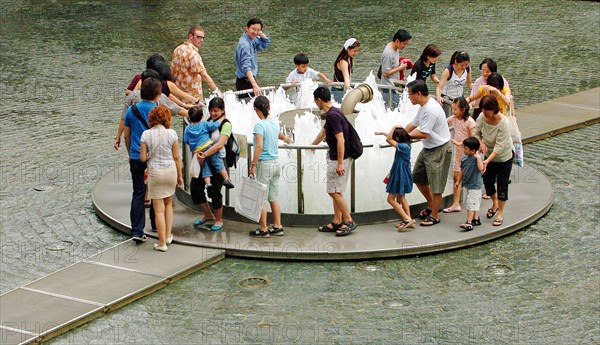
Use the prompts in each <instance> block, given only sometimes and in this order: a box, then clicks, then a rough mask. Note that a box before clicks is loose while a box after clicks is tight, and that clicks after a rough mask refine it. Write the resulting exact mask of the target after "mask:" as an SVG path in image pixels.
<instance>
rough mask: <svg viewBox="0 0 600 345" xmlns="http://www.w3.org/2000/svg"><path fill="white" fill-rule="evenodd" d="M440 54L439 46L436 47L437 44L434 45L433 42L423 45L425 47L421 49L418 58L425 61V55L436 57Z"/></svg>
mask: <svg viewBox="0 0 600 345" xmlns="http://www.w3.org/2000/svg"><path fill="white" fill-rule="evenodd" d="M440 55H442V51H441V50H440V48H438V46H436V45H435V44H433V43H430V44H428V45H427V46H425V49H423V52H422V53H421V56H420V57H419V60H421V61H423V62H425V61H427V57H428V56H429V57H438V56H440Z"/></svg>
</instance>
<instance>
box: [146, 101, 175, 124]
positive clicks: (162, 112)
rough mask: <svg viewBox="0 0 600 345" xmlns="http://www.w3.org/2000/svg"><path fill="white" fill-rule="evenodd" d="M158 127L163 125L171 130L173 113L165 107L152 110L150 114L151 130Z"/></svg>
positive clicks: (161, 106)
mask: <svg viewBox="0 0 600 345" xmlns="http://www.w3.org/2000/svg"><path fill="white" fill-rule="evenodd" d="M156 125H163V126H165V128H171V111H170V110H169V108H167V107H165V106H164V105H159V106H158V107H155V108H154V109H152V110H150V113H149V114H148V126H150V128H152V127H154V126H156Z"/></svg>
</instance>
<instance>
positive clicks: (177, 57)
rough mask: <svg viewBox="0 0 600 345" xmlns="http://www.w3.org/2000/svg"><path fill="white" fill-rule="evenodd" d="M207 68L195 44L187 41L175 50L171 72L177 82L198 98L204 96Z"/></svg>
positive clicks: (184, 89) (182, 88) (181, 87)
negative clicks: (203, 76) (204, 75)
mask: <svg viewBox="0 0 600 345" xmlns="http://www.w3.org/2000/svg"><path fill="white" fill-rule="evenodd" d="M204 70H206V67H204V63H203V62H202V57H201V56H200V53H199V52H198V48H196V47H195V46H194V45H193V44H191V43H188V42H185V43H183V44H181V45H179V46H178V47H177V48H175V50H174V51H173V61H172V62H171V74H173V79H174V81H175V84H176V85H177V86H178V87H179V88H180V89H181V90H183V91H185V92H187V93H189V94H190V95H192V96H194V97H196V98H203V97H202V75H201V74H200V72H202V71H204Z"/></svg>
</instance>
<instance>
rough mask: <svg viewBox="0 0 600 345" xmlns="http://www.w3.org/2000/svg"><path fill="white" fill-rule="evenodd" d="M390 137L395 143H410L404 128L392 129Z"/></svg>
mask: <svg viewBox="0 0 600 345" xmlns="http://www.w3.org/2000/svg"><path fill="white" fill-rule="evenodd" d="M392 139H394V141H395V142H397V143H404V144H409V145H410V135H408V132H407V131H406V129H404V128H400V127H399V128H396V129H395V130H394V134H392Z"/></svg>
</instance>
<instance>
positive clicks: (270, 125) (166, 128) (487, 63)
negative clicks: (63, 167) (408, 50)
mask: <svg viewBox="0 0 600 345" xmlns="http://www.w3.org/2000/svg"><path fill="white" fill-rule="evenodd" d="M262 29H263V23H262V21H261V20H260V19H258V18H252V19H250V20H249V21H248V22H247V24H246V27H245V32H244V33H243V34H242V35H241V36H240V38H239V41H238V45H237V48H236V52H235V66H236V71H235V75H236V89H237V90H245V91H246V92H245V93H240V95H239V97H240V98H241V99H245V100H246V101H248V100H250V99H252V98H254V103H253V105H254V110H255V112H256V114H257V116H258V118H259V119H260V121H258V122H257V123H256V124H255V126H254V129H253V134H254V154H253V156H252V160H251V165H250V167H249V171H248V172H249V175H250V176H251V177H255V178H256V179H257V181H259V182H261V183H263V184H265V185H266V186H267V192H266V195H265V198H264V200H263V203H262V204H263V207H262V212H261V216H260V220H259V227H258V228H257V229H255V230H252V231H250V233H249V234H250V236H254V237H269V236H271V235H275V236H282V235H283V234H284V232H283V225H282V224H281V208H280V206H279V203H278V201H277V199H278V181H279V176H280V173H281V167H280V165H279V161H278V140H284V141H285V142H286V143H289V142H291V141H290V140H291V139H290V138H288V137H286V136H285V135H284V134H282V132H281V131H280V128H279V123H278V121H277V120H274V119H272V118H271V117H270V104H269V99H268V98H267V97H264V96H263V95H262V93H263V91H262V88H261V86H260V84H259V79H258V59H257V53H258V52H260V51H263V50H265V49H267V48H268V47H269V45H270V44H271V40H270V38H269V37H268V36H267V35H266V34H265V33H264V32H263V31H262ZM204 37H205V32H204V29H203V28H201V27H200V26H196V25H194V26H191V27H190V29H189V31H188V34H187V40H186V41H185V42H184V43H182V44H181V45H179V46H177V47H176V48H175V49H174V51H173V55H172V61H171V64H170V65H169V64H168V63H167V62H166V60H165V59H164V57H163V56H161V55H160V54H152V55H150V56H149V57H148V59H147V61H146V70H145V71H143V72H142V73H140V74H138V75H136V76H134V78H133V80H132V82H131V84H130V85H129V86H128V87H127V91H126V96H127V97H126V101H125V106H124V109H123V112H122V116H121V120H120V123H119V126H118V129H117V135H116V136H115V141H114V148H115V149H117V150H118V149H119V147H120V145H121V136H122V135H124V141H125V145H126V148H127V151H128V154H129V164H130V171H131V175H132V181H133V194H132V200H131V211H130V218H131V236H132V239H133V240H134V241H136V242H144V241H146V236H145V235H144V227H145V210H144V207H150V220H151V226H152V229H154V230H156V231H157V232H158V238H159V241H158V243H156V244H155V245H154V248H155V249H156V250H158V251H166V250H167V249H168V244H170V243H171V241H172V240H173V235H172V224H173V194H174V193H175V188H176V186H181V185H182V183H183V181H182V166H181V158H180V149H179V146H178V145H179V144H178V137H177V134H176V132H175V131H174V130H173V129H171V128H170V126H171V118H172V116H176V115H180V116H183V117H187V118H188V119H189V121H190V125H189V126H188V127H187V128H186V130H185V133H184V135H183V138H182V139H183V142H184V143H185V144H187V145H188V146H189V147H190V150H191V151H192V152H193V154H194V156H193V159H195V160H197V161H198V163H199V165H200V167H201V168H200V169H201V172H200V173H198V174H193V176H192V178H191V182H190V194H191V197H192V201H193V203H194V204H196V205H198V206H199V207H200V208H201V210H202V217H201V218H200V219H198V220H196V221H195V222H194V225H195V226H210V230H212V231H220V230H222V229H223V225H224V224H223V196H222V193H221V189H222V187H223V186H225V187H227V188H234V186H233V183H232V182H231V180H230V179H229V176H228V172H227V169H226V167H225V166H224V165H223V158H224V150H225V145H226V143H227V142H228V140H229V138H230V137H231V136H232V125H231V122H229V121H228V120H227V117H226V112H225V102H224V101H223V99H222V98H221V96H222V93H221V91H220V89H219V87H218V86H217V85H216V83H215V81H214V80H213V79H212V77H211V76H210V75H209V73H208V71H207V69H206V67H205V66H204V63H203V61H202V57H201V55H200V52H199V48H200V46H201V45H202V42H203V41H204ZM411 39H412V35H411V34H410V33H409V32H408V31H406V30H403V29H400V30H398V31H397V32H396V33H395V34H394V35H393V36H392V39H391V41H390V42H389V43H387V44H386V46H385V47H384V49H383V53H382V55H381V64H380V66H379V71H378V77H379V78H380V80H381V84H382V85H389V86H394V85H397V84H396V82H397V81H398V80H404V79H405V76H406V75H412V76H414V79H415V80H414V81H411V82H409V83H408V84H407V85H406V88H407V92H408V97H409V99H410V102H411V103H412V104H414V105H419V110H418V112H417V114H416V116H415V118H414V119H413V120H412V122H411V123H409V124H408V125H406V127H402V126H399V125H397V126H394V127H393V128H391V129H390V130H389V131H384V132H377V133H375V134H378V135H383V136H385V138H386V141H387V142H388V143H389V144H390V145H391V146H392V147H393V148H394V149H395V153H394V161H393V165H392V167H391V169H390V172H389V174H388V176H387V177H386V179H385V181H384V182H385V183H386V187H385V188H386V192H387V193H388V198H387V201H388V203H389V204H390V205H391V206H392V208H393V209H394V210H395V211H396V212H397V213H398V215H399V217H400V222H399V223H398V224H397V225H396V228H397V229H398V230H399V231H404V230H405V229H409V228H415V225H416V221H415V220H414V219H413V218H412V216H411V212H410V205H409V204H408V202H407V200H406V197H405V196H406V194H408V193H411V192H412V189H413V183H414V185H416V186H417V189H418V190H419V192H420V193H421V194H422V195H423V196H424V198H425V199H426V201H427V206H426V208H425V209H423V210H420V212H419V213H418V216H419V218H420V219H421V222H420V223H419V224H420V226H433V225H436V224H438V223H440V221H441V219H440V214H439V213H440V212H443V213H450V212H461V211H462V207H461V204H460V194H461V192H462V188H463V187H465V188H466V189H467V192H466V201H465V206H466V209H467V215H466V221H465V223H463V224H460V228H462V229H463V230H464V231H469V230H472V229H473V226H477V225H481V220H480V217H479V208H480V203H481V198H482V197H483V198H485V197H488V198H490V199H491V202H492V206H491V208H490V209H488V210H487V212H486V217H487V218H489V219H491V218H495V219H494V220H493V223H492V224H493V225H494V226H499V225H502V222H503V216H504V207H505V205H506V201H507V200H508V183H509V176H510V172H511V168H512V159H513V156H514V152H513V142H512V138H511V129H510V125H509V121H508V119H507V116H511V115H512V116H514V115H515V114H514V108H513V102H512V95H511V90H510V88H509V86H508V82H507V81H506V79H504V78H503V77H502V76H501V75H500V74H498V73H497V64H496V62H495V61H494V60H493V59H491V58H486V59H484V60H483V62H482V63H481V64H480V65H479V69H480V71H481V77H479V78H478V79H477V80H476V81H475V83H472V80H471V79H472V70H471V63H470V57H469V54H468V53H467V52H465V51H456V52H454V53H453V54H452V56H451V58H450V61H449V64H448V65H446V66H445V67H444V68H443V69H442V72H441V75H440V77H438V76H437V74H436V68H435V67H436V63H437V62H438V60H439V57H440V55H441V54H442V52H441V50H440V49H439V48H438V47H437V46H436V45H435V44H428V45H427V46H426V47H425V48H424V49H423V52H422V54H421V56H420V57H419V58H418V59H417V60H416V62H414V63H413V62H412V60H411V59H409V58H407V57H403V56H401V54H400V53H401V51H402V50H403V49H404V48H405V47H406V46H407V45H408V44H409V42H410V40H411ZM360 47H361V44H360V41H359V40H358V39H356V38H350V39H348V40H346V41H345V42H344V44H343V47H342V50H341V51H340V53H339V54H338V56H337V58H336V59H335V62H334V64H333V77H332V79H329V78H328V77H327V76H326V75H325V74H324V73H322V72H320V71H316V70H314V69H312V68H310V67H309V66H308V65H309V58H308V56H307V55H306V54H303V53H300V54H297V55H296V56H295V57H294V59H293V60H294V64H295V68H294V69H293V70H292V71H291V72H290V74H289V75H288V77H287V79H286V83H288V84H291V85H296V84H298V83H300V82H302V81H304V80H306V79H320V80H322V81H323V82H324V83H325V84H327V85H328V87H325V86H321V87H318V88H317V89H316V90H315V91H314V94H313V96H314V101H315V104H316V105H317V107H318V108H319V109H320V110H321V111H322V112H323V113H325V114H326V116H325V123H324V126H323V128H322V130H321V132H320V133H319V134H318V135H317V137H316V138H315V139H314V141H313V144H314V145H318V144H321V143H322V142H323V141H325V142H326V143H327V146H328V148H329V152H328V155H327V193H328V194H329V196H330V197H331V199H332V203H333V210H334V214H333V219H332V220H331V222H330V223H327V224H325V225H322V226H320V227H318V231H321V232H332V233H335V235H336V236H347V235H349V234H351V233H352V232H353V231H354V230H355V229H356V228H357V224H356V223H355V222H354V220H353V219H352V214H351V213H350V210H349V207H348V205H347V202H346V200H345V198H344V192H345V190H346V186H347V184H348V176H349V171H350V168H351V166H352V163H353V162H352V158H351V157H350V155H349V134H350V133H349V130H350V128H349V126H351V125H350V123H349V122H348V121H347V119H346V118H345V115H344V114H343V113H342V112H341V110H340V109H339V108H337V107H335V106H333V105H332V100H336V101H337V102H338V103H341V100H342V97H343V95H344V93H345V92H347V89H348V88H350V87H351V85H352V80H351V79H352V71H353V65H354V58H355V57H356V55H357V54H358V53H359V51H360ZM409 71H410V72H409ZM428 78H430V79H431V81H432V82H433V83H434V84H435V85H436V90H435V98H434V97H433V95H430V92H429V89H428V86H427V83H426V80H427V79H428ZM334 82H337V84H335V85H332V84H333V83H334ZM203 83H205V84H206V85H207V86H208V88H209V89H210V91H211V92H212V93H213V97H212V98H211V99H210V102H209V104H208V107H207V108H208V116H207V119H206V120H204V121H203V119H202V118H203V117H204V113H205V112H204V108H205V104H204V101H203V100H204V90H203ZM465 86H466V87H467V88H469V89H470V91H471V92H470V94H469V96H468V97H466V98H465V97H464V93H465ZM382 91H383V93H384V97H390V99H391V100H392V103H391V105H392V106H397V105H398V102H399V94H398V93H397V92H395V91H394V90H393V89H392V88H383V90H382ZM471 109H474V110H473V112H472V115H471ZM480 113H483V116H479V114H480ZM450 127H453V128H454V137H452V134H451V131H450ZM414 140H420V141H421V142H422V144H423V149H422V150H421V152H420V153H419V155H418V158H417V160H416V162H415V164H414V167H412V171H411V163H410V152H411V142H413V141H414ZM453 147H454V149H453ZM453 151H454V155H453V153H452V152H453ZM453 156H454V165H453V169H452V170H453V178H452V180H453V202H452V205H451V206H450V207H448V208H444V209H442V208H441V206H442V193H443V192H444V190H445V187H446V181H447V178H448V172H449V167H450V163H451V161H452V157H453ZM186 168H187V167H186ZM482 187H484V188H485V194H483V193H482ZM207 194H208V197H209V198H210V199H211V201H212V209H211V208H210V206H209V204H208V202H207ZM267 202H269V203H270V207H271V210H272V217H273V224H272V225H270V226H269V225H268V223H267V211H266V203H267Z"/></svg>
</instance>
